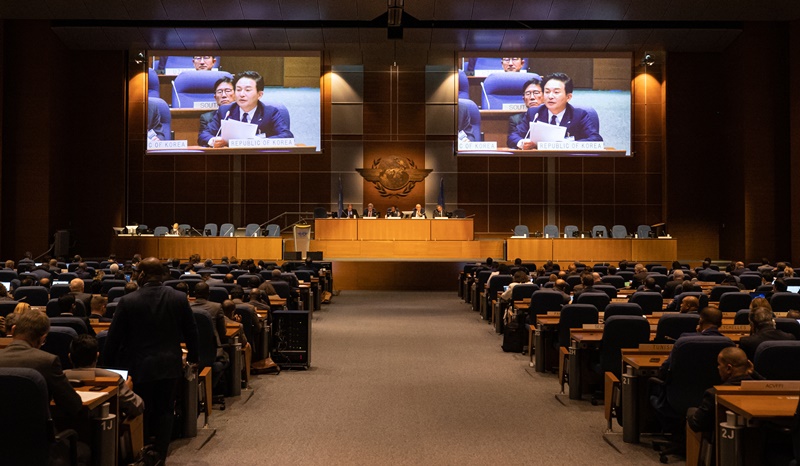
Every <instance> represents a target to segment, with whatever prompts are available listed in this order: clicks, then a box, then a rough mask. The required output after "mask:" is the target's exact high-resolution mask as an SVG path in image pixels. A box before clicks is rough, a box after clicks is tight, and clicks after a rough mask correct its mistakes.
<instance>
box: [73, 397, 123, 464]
mask: <svg viewBox="0 0 800 466" xmlns="http://www.w3.org/2000/svg"><path fill="white" fill-rule="evenodd" d="M101 383H102V381H101ZM95 387H102V388H101V389H100V390H93V389H94V388H95ZM118 390H119V387H118V383H117V381H114V383H112V384H110V385H96V386H92V385H85V386H83V387H77V388H75V391H76V392H90V393H92V392H96V393H102V396H100V397H98V398H95V399H93V400H91V401H85V402H84V403H83V406H85V407H86V408H88V410H89V415H88V417H87V418H86V419H85V420H82V421H81V422H79V423H78V428H77V430H78V437H79V438H81V439H82V440H83V441H85V442H87V443H89V444H90V446H91V449H92V461H93V464H104V465H105V464H117V461H118V457H119V455H118V453H117V446H118V444H119V435H118V432H119V420H120V418H119V402H118V398H117V394H118ZM105 403H109V414H113V415H115V416H116V417H115V418H110V417H109V418H102V420H100V419H98V418H100V412H99V411H100V408H101V407H102V406H103V404H105Z"/></svg>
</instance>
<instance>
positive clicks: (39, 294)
mask: <svg viewBox="0 0 800 466" xmlns="http://www.w3.org/2000/svg"><path fill="white" fill-rule="evenodd" d="M14 299H15V300H17V301H24V302H26V303H28V304H30V305H31V306H47V301H48V299H49V296H48V294H47V288H45V287H43V286H38V285H35V286H20V287H19V288H17V289H16V290H14Z"/></svg>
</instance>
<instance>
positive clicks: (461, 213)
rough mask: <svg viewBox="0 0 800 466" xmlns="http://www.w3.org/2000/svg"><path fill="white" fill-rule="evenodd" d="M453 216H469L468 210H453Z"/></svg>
mask: <svg viewBox="0 0 800 466" xmlns="http://www.w3.org/2000/svg"><path fill="white" fill-rule="evenodd" d="M453 218H467V211H466V210H464V209H455V210H454V211H453Z"/></svg>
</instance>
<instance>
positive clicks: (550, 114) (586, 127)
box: [507, 73, 603, 150]
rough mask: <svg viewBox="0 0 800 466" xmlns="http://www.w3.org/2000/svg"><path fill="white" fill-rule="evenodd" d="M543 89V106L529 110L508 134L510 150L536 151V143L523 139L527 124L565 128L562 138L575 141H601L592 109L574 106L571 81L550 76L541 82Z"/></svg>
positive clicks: (559, 74) (567, 77)
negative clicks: (533, 123)
mask: <svg viewBox="0 0 800 466" xmlns="http://www.w3.org/2000/svg"><path fill="white" fill-rule="evenodd" d="M542 82H543V86H544V104H543V105H540V106H539V107H534V108H529V109H528V112H527V114H526V117H525V118H524V119H523V120H522V122H520V124H519V125H518V126H517V131H516V132H515V133H514V134H509V136H508V141H507V142H508V145H509V147H516V148H518V149H523V150H531V149H536V142H534V141H531V140H530V139H526V136H527V135H528V133H529V129H530V123H532V122H537V121H539V122H542V123H549V124H551V125H557V126H564V127H566V128H567V131H566V134H565V136H564V137H565V138H574V140H575V141H602V140H603V137H602V136H600V120H599V118H598V117H597V112H595V111H594V110H593V109H583V108H578V107H573V106H572V104H570V103H569V101H570V100H572V91H573V88H574V85H573V83H572V78H570V77H569V76H568V75H566V74H564V73H553V74H550V75H547V76H545V78H544V79H543V80H542Z"/></svg>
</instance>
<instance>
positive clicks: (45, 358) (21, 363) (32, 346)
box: [0, 310, 83, 418]
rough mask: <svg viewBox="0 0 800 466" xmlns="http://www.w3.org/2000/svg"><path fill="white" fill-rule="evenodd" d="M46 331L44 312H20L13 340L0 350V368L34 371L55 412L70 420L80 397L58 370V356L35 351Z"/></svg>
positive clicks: (48, 326) (47, 330)
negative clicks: (52, 402)
mask: <svg viewBox="0 0 800 466" xmlns="http://www.w3.org/2000/svg"><path fill="white" fill-rule="evenodd" d="M49 331H50V321H49V320H48V318H47V316H46V315H45V313H44V312H41V311H38V310H28V311H27V312H24V313H23V314H22V315H21V316H19V318H18V319H17V322H16V324H15V325H14V327H13V330H12V332H13V337H14V339H13V340H12V341H11V343H10V344H9V345H8V347H7V348H5V349H3V350H0V367H27V368H30V369H35V370H36V371H37V372H39V373H40V374H42V377H44V380H45V382H46V383H47V392H48V393H49V394H50V397H51V398H52V399H53V400H54V401H55V403H56V406H57V407H58V409H59V411H60V412H62V413H64V415H65V416H66V417H68V418H74V417H75V416H76V415H77V414H78V413H79V412H80V411H81V409H82V408H83V403H82V402H81V397H80V396H78V394H77V393H76V392H75V390H74V389H73V388H72V386H71V385H70V384H69V381H68V380H67V377H66V376H65V375H64V372H63V371H62V370H61V362H60V361H59V359H58V356H56V355H54V354H50V353H48V352H46V351H42V350H41V349H39V348H41V346H42V345H43V344H44V340H45V338H47V333H48V332H49Z"/></svg>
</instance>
